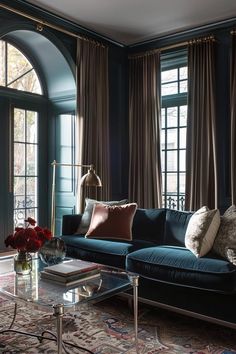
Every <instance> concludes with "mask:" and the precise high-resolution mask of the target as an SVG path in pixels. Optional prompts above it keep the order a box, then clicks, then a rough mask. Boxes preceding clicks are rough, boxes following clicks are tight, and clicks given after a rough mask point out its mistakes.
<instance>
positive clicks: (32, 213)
mask: <svg viewBox="0 0 236 354" xmlns="http://www.w3.org/2000/svg"><path fill="white" fill-rule="evenodd" d="M29 217H30V218H33V219H34V220H37V219H38V210H37V209H35V208H34V209H26V218H29Z"/></svg>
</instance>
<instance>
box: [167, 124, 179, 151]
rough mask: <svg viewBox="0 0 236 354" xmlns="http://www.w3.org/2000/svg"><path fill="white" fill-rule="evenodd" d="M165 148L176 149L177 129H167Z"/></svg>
mask: <svg viewBox="0 0 236 354" xmlns="http://www.w3.org/2000/svg"><path fill="white" fill-rule="evenodd" d="M167 149H177V129H167Z"/></svg>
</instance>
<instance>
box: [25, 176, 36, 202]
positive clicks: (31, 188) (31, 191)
mask: <svg viewBox="0 0 236 354" xmlns="http://www.w3.org/2000/svg"><path fill="white" fill-rule="evenodd" d="M26 185H27V197H31V196H32V197H33V196H35V194H36V191H37V178H36V177H27V178H26Z"/></svg>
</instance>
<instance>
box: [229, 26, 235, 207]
mask: <svg viewBox="0 0 236 354" xmlns="http://www.w3.org/2000/svg"><path fill="white" fill-rule="evenodd" d="M230 59H231V60H230V118H231V122H230V124H231V140H230V142H231V146H230V150H231V154H230V155H231V159H230V161H231V164H230V172H231V173H230V174H231V198H232V204H235V203H236V32H235V31H233V32H232V50H231V58H230Z"/></svg>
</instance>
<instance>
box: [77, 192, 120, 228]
mask: <svg viewBox="0 0 236 354" xmlns="http://www.w3.org/2000/svg"><path fill="white" fill-rule="evenodd" d="M96 203H102V204H107V205H123V204H126V203H127V199H123V200H116V201H115V200H112V201H105V202H104V201H98V200H95V199H90V198H86V199H85V210H84V212H83V214H82V218H81V221H80V224H79V226H78V229H77V230H76V232H75V233H76V234H78V235H80V234H86V232H87V231H88V229H89V225H90V222H91V217H92V213H93V207H94V205H95V204H96Z"/></svg>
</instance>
